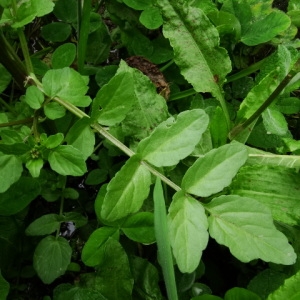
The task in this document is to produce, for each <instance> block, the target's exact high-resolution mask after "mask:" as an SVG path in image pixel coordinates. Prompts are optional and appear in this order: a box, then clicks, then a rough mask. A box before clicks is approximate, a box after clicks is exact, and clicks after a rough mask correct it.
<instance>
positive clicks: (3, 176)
mask: <svg viewBox="0 0 300 300" xmlns="http://www.w3.org/2000/svg"><path fill="white" fill-rule="evenodd" d="M3 146H4V145H3ZM0 151H1V148H0ZM22 171H23V167H22V161H21V159H20V158H18V157H16V156H14V155H3V154H2V155H0V182H1V184H0V193H3V192H5V191H6V190H7V189H8V188H9V187H10V186H11V185H12V184H13V183H15V182H16V181H18V180H19V178H20V177H21V174H22Z"/></svg>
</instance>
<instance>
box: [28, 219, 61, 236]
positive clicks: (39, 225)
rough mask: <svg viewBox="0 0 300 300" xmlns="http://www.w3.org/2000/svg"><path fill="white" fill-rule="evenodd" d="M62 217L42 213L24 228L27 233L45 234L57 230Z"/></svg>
mask: <svg viewBox="0 0 300 300" xmlns="http://www.w3.org/2000/svg"><path fill="white" fill-rule="evenodd" d="M61 221H62V217H61V216H59V215H56V214H47V215H43V216H41V217H40V218H38V219H36V220H34V221H33V222H32V223H31V224H30V225H29V226H28V227H27V228H26V230H25V233H26V234H27V235H46V234H50V233H52V232H54V231H56V230H59V226H60V223H61Z"/></svg>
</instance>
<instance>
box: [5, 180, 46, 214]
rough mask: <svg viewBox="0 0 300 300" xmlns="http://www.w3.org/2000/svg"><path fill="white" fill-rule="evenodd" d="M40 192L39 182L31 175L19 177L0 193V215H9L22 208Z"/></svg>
mask: <svg viewBox="0 0 300 300" xmlns="http://www.w3.org/2000/svg"><path fill="white" fill-rule="evenodd" d="M40 192H41V187H40V184H39V182H38V181H37V180H36V179H34V178H31V177H21V178H20V179H19V180H18V181H17V182H15V183H14V184H12V185H11V186H10V187H9V189H8V190H6V191H5V192H4V193H1V194H0V215H2V216H10V215H14V214H16V213H17V212H19V211H21V210H22V209H24V208H25V207H26V206H27V205H28V204H29V203H30V202H31V201H33V200H34V199H35V198H36V197H37V196H38V195H39V194H40Z"/></svg>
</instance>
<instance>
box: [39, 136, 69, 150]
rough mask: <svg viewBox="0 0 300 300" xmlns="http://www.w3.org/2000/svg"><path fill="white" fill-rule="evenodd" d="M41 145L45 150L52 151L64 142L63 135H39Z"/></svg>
mask: <svg viewBox="0 0 300 300" xmlns="http://www.w3.org/2000/svg"><path fill="white" fill-rule="evenodd" d="M40 140H41V145H43V146H45V147H46V148H47V149H54V148H56V147H57V146H59V145H60V144H61V143H62V141H63V140H64V135H63V134H62V133H61V132H58V133H56V134H53V135H50V136H49V137H47V135H46V134H45V133H42V134H41V135H40Z"/></svg>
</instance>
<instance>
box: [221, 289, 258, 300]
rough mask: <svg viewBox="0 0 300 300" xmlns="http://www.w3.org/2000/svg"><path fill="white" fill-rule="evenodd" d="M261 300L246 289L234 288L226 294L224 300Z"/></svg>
mask: <svg viewBox="0 0 300 300" xmlns="http://www.w3.org/2000/svg"><path fill="white" fill-rule="evenodd" d="M239 299H243V300H261V298H260V297H259V296H258V295H256V294H255V293H253V292H251V291H249V290H246V289H244V288H239V287H234V288H232V289H230V290H228V291H227V292H226V294H225V297H224V300H239Z"/></svg>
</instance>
